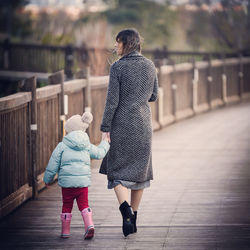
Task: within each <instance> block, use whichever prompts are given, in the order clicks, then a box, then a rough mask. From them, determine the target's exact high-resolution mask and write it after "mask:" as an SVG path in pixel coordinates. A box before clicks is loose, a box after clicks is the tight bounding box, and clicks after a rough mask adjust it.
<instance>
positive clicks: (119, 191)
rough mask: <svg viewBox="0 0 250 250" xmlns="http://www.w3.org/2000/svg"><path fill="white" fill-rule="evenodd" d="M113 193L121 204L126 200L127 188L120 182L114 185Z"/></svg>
mask: <svg viewBox="0 0 250 250" xmlns="http://www.w3.org/2000/svg"><path fill="white" fill-rule="evenodd" d="M114 189H115V194H116V197H117V200H118V202H119V204H120V205H121V204H122V203H123V202H124V201H127V202H128V189H127V188H126V187H124V186H122V185H121V184H119V185H117V186H115V188H114Z"/></svg>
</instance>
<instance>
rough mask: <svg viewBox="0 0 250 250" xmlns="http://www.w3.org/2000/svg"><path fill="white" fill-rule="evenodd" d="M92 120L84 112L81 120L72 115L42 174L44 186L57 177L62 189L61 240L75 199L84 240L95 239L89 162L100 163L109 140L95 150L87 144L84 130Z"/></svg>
mask: <svg viewBox="0 0 250 250" xmlns="http://www.w3.org/2000/svg"><path fill="white" fill-rule="evenodd" d="M92 120H93V116H92V114H91V113H90V112H85V113H84V114H83V115H82V117H81V116H80V115H74V116H72V117H71V118H69V119H68V120H67V121H66V123H65V130H66V133H67V135H66V136H64V138H63V140H62V142H60V143H59V144H58V145H57V146H56V148H55V149H54V151H53V153H52V155H51V157H50V160H49V163H48V166H47V168H46V171H45V175H44V179H43V180H44V182H45V184H46V185H48V184H49V183H51V182H52V181H53V179H54V176H55V175H56V173H58V184H59V186H61V187H62V200H63V206H62V213H61V221H62V232H61V237H62V238H68V237H69V235H70V221H71V218H72V213H71V211H72V208H73V203H74V199H76V201H77V205H78V208H79V210H80V212H81V215H82V218H83V221H84V225H85V234H84V239H91V238H92V237H93V236H94V230H95V229H94V224H93V220H92V209H91V208H90V207H89V205H88V186H90V183H91V169H90V158H94V159H102V158H103V157H104V156H105V155H106V153H107V151H108V150H109V147H110V146H109V142H108V141H109V140H108V138H103V140H102V141H101V143H100V144H99V145H98V146H95V145H93V144H91V143H90V141H89V137H88V135H87V133H86V132H85V130H86V129H87V128H88V126H89V124H90V123H91V122H92Z"/></svg>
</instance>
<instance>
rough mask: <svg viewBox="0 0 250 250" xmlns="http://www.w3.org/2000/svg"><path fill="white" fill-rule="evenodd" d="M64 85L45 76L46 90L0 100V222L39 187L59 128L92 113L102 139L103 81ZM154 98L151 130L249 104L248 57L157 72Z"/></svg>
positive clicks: (95, 136)
mask: <svg viewBox="0 0 250 250" xmlns="http://www.w3.org/2000/svg"><path fill="white" fill-rule="evenodd" d="M86 75H87V78H86V79H77V80H71V81H64V73H63V71H61V72H58V73H55V74H53V75H51V76H50V77H49V80H48V81H49V83H50V85H49V86H46V87H43V88H39V89H36V88H35V80H36V78H34V77H33V78H32V79H27V80H26V81H25V82H24V91H25V92H20V93H17V94H14V95H10V96H7V97H3V98H0V185H1V189H0V217H3V216H5V215H6V214H8V213H9V212H11V211H12V210H13V209H14V208H16V207H17V206H19V205H20V204H21V203H23V202H24V201H25V200H27V199H29V198H31V197H33V198H36V197H37V192H38V191H39V190H40V189H42V188H43V187H44V184H43V182H42V177H43V172H44V170H45V168H46V165H47V163H48V160H49V157H50V155H51V153H52V151H53V149H54V148H55V146H56V145H57V143H58V142H59V141H60V140H61V139H62V136H63V123H64V121H65V120H66V119H67V118H68V117H70V116H71V115H73V114H82V113H83V112H84V111H85V110H86V109H88V110H89V109H91V111H92V113H93V116H94V120H93V123H92V124H91V126H90V128H89V130H88V133H89V135H90V139H91V141H92V142H93V143H95V144H97V143H99V142H100V139H101V132H100V123H101V119H102V114H103V109H104V105H105V96H106V91H107V85H108V76H103V77H89V73H87V74H86ZM158 77H159V86H160V88H159V98H158V100H157V102H155V103H152V104H150V105H151V108H152V114H153V127H154V129H155V130H157V129H160V128H162V127H164V126H166V125H168V124H170V123H173V122H176V121H178V120H180V119H184V118H186V117H190V116H193V115H195V114H198V113H201V112H204V111H207V110H210V109H214V108H216V107H219V106H223V105H227V104H228V103H234V102H239V101H243V100H247V99H250V58H240V59H235V58H234V59H225V60H212V61H208V62H207V61H206V62H197V63H193V64H192V63H184V64H180V65H173V66H161V67H159V68H158Z"/></svg>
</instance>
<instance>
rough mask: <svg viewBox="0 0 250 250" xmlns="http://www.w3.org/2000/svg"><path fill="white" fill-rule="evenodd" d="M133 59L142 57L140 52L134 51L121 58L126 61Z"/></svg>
mask: <svg viewBox="0 0 250 250" xmlns="http://www.w3.org/2000/svg"><path fill="white" fill-rule="evenodd" d="M132 57H134V58H135V57H142V54H141V53H139V52H138V51H132V52H130V53H128V54H127V55H125V56H123V57H121V58H120V60H123V59H126V58H132Z"/></svg>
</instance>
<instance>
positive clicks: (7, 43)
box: [3, 38, 11, 69]
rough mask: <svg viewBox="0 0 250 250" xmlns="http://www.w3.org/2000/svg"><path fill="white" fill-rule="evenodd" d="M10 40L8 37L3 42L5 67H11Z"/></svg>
mask: <svg viewBox="0 0 250 250" xmlns="http://www.w3.org/2000/svg"><path fill="white" fill-rule="evenodd" d="M10 47H11V44H10V40H9V39H8V38H7V39H5V40H4V43H3V68H4V69H9V68H10Z"/></svg>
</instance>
